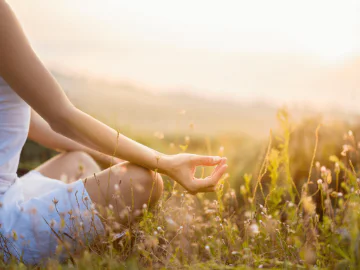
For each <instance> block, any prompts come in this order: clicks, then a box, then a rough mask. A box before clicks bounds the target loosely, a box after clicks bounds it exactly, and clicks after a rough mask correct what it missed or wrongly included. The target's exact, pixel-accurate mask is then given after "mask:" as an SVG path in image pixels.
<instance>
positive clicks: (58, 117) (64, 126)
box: [47, 105, 77, 134]
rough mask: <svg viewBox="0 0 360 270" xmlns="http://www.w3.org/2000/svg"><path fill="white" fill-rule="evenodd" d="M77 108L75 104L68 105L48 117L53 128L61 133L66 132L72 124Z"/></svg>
mask: <svg viewBox="0 0 360 270" xmlns="http://www.w3.org/2000/svg"><path fill="white" fill-rule="evenodd" d="M76 110H77V109H76V108H75V107H74V106H73V105H70V106H69V105H66V106H63V107H62V108H61V109H58V110H57V111H56V112H54V113H53V115H52V116H51V117H49V118H48V119H47V122H48V124H49V125H50V127H51V129H52V130H53V131H55V132H57V133H60V134H63V133H64V132H65V133H66V130H69V128H70V126H71V120H72V119H73V116H74V114H75V113H76Z"/></svg>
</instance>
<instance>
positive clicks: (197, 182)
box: [193, 164, 228, 192]
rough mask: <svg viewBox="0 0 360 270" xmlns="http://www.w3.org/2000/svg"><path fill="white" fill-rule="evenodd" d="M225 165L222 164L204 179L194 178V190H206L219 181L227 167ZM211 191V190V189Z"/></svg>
mask: <svg viewBox="0 0 360 270" xmlns="http://www.w3.org/2000/svg"><path fill="white" fill-rule="evenodd" d="M227 167H228V166H227V165H226V164H223V165H221V166H219V168H217V170H216V171H215V172H214V173H213V174H212V175H211V176H208V177H206V178H205V179H198V178H195V179H194V188H193V189H194V191H195V192H201V191H206V190H208V189H211V188H213V187H215V186H216V184H217V183H218V182H219V180H220V179H221V177H222V176H223V175H224V173H225V172H226V169H227ZM211 191H213V190H211Z"/></svg>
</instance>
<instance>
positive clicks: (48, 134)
mask: <svg viewBox="0 0 360 270" xmlns="http://www.w3.org/2000/svg"><path fill="white" fill-rule="evenodd" d="M0 77H2V79H1V80H0V253H2V254H3V256H4V259H5V260H9V259H10V258H16V259H18V260H22V261H24V262H25V263H31V264H34V263H39V262H41V261H42V260H44V259H47V258H49V257H51V256H53V255H54V254H55V253H56V256H61V258H66V256H67V254H69V253H71V252H72V250H73V249H75V248H77V245H80V246H83V245H84V243H87V242H89V241H90V242H91V241H92V240H93V239H95V237H97V236H101V235H103V234H105V231H104V225H105V223H106V222H107V220H106V216H105V213H106V212H103V211H102V209H104V208H106V207H108V206H110V205H111V209H113V211H114V217H115V218H116V219H117V222H118V223H119V224H127V222H129V221H130V222H131V221H132V213H135V212H136V210H140V209H141V208H142V207H143V205H144V204H149V203H150V204H154V203H155V202H156V201H157V200H158V199H159V197H160V196H161V193H162V189H163V183H162V178H161V176H160V174H159V173H161V174H165V175H168V176H169V177H170V178H171V179H173V180H174V181H176V182H178V183H179V184H180V185H181V186H183V187H184V188H185V189H186V190H188V191H189V192H190V193H192V194H195V193H197V192H210V191H214V189H215V186H216V184H217V182H218V181H219V179H220V178H221V176H222V175H223V174H224V172H225V170H226V168H227V165H226V159H225V158H220V157H213V156H199V155H194V154H179V155H166V154H163V153H159V152H157V151H155V150H153V149H150V148H148V147H146V146H144V145H141V144H139V143H137V142H135V141H133V140H131V139H129V138H127V137H125V136H123V135H122V134H119V133H118V132H117V131H115V130H114V129H112V128H110V127H108V126H106V125H105V124H103V123H101V122H99V121H97V120H96V119H94V118H92V117H91V116H89V115H87V114H86V113H84V112H82V111H80V110H79V109H77V108H75V107H74V106H73V105H72V104H71V102H70V101H69V100H68V98H67V97H66V95H65V94H64V92H63V91H62V89H61V87H60V86H59V84H58V83H57V82H56V80H55V79H54V78H53V76H52V75H51V74H50V73H49V72H48V71H47V70H46V68H45V67H44V65H43V64H42V62H41V61H40V60H39V58H38V57H37V56H36V54H35V53H34V51H33V50H32V48H31V46H30V45H29V42H28V40H27V39H26V37H25V35H24V33H23V31H22V29H21V27H20V25H19V22H18V21H17V19H16V17H15V15H14V13H13V12H12V10H11V8H10V7H9V5H8V4H7V3H6V2H5V1H4V0H0ZM27 137H29V138H30V139H33V140H35V141H37V142H39V143H41V144H43V145H45V146H47V147H51V148H54V149H61V150H62V151H63V153H62V154H60V155H58V156H56V157H54V158H53V159H51V160H49V161H47V162H46V163H45V164H43V165H41V166H40V167H38V168H36V169H35V170H34V171H31V172H30V173H28V174H27V175H25V176H23V177H20V178H19V177H18V176H17V167H18V164H19V157H20V152H21V149H22V147H23V145H24V143H25V140H26V138H27ZM112 156H114V159H113V161H112V162H113V164H114V165H113V166H112V167H110V168H108V169H106V170H104V171H100V168H99V166H98V165H97V163H96V162H95V161H94V159H93V158H95V159H97V160H105V161H111V160H112ZM120 159H121V160H126V162H121V161H120ZM79 164H80V165H81V166H79ZM215 165H217V167H216V168H215V169H214V171H213V173H212V174H211V175H210V176H208V177H206V178H205V179H197V178H195V177H194V172H195V168H196V166H215ZM62 175H66V176H67V178H66V179H67V181H60V180H56V179H61V178H62ZM135 186H139V187H141V188H133V187H135ZM124 211H125V212H126V213H127V214H126V215H122V213H124ZM65 242H66V243H65ZM79 243H80V244H79ZM81 243H83V245H81ZM61 245H63V247H62V249H63V250H62V251H61V252H60V251H59V246H61Z"/></svg>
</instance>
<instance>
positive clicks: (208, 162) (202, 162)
mask: <svg viewBox="0 0 360 270" xmlns="http://www.w3.org/2000/svg"><path fill="white" fill-rule="evenodd" d="M222 160H223V158H222V157H218V156H199V155H194V156H192V157H191V162H192V164H193V165H194V166H215V165H218V164H219V163H220V162H221V161H222Z"/></svg>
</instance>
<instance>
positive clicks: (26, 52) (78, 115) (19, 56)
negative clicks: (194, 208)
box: [0, 0, 226, 192]
mask: <svg viewBox="0 0 360 270" xmlns="http://www.w3.org/2000/svg"><path fill="white" fill-rule="evenodd" d="M0 75H1V76H2V77H3V78H4V79H5V80H6V81H7V83H8V84H9V85H10V86H11V87H12V89H13V90H14V91H16V93H17V94H18V95H19V96H20V97H21V98H23V99H24V100H25V101H26V102H27V103H28V104H29V105H30V106H31V107H32V108H33V109H34V110H35V111H36V112H37V113H39V114H40V115H41V116H42V117H43V118H44V119H45V120H46V121H47V122H48V123H49V124H50V126H51V128H52V129H53V130H54V131H56V132H58V133H60V134H62V135H64V136H65V137H67V138H70V139H72V140H74V141H76V142H79V143H80V144H82V145H85V146H87V147H89V148H91V149H93V150H96V151H99V152H102V153H104V154H107V155H115V156H117V157H119V158H121V159H124V160H128V161H130V162H132V163H135V164H138V165H140V166H143V167H146V168H149V169H152V170H155V169H158V170H159V171H160V172H161V173H165V174H167V175H169V176H170V177H172V178H173V179H174V180H175V181H177V182H179V183H180V184H181V185H183V186H184V187H185V188H186V189H188V190H189V191H190V192H197V191H208V190H209V189H211V190H214V187H215V185H216V183H217V182H218V180H219V178H220V177H221V175H222V174H223V173H224V172H225V169H226V165H225V164H224V165H221V168H218V170H216V173H215V175H212V176H209V177H208V178H206V179H196V178H194V177H193V173H194V167H195V166H200V165H205V166H214V165H217V164H219V163H220V162H221V161H222V159H221V158H219V157H206V156H196V155H181V156H167V155H164V154H162V153H159V152H157V151H155V150H153V149H150V148H148V147H146V146H144V145H141V144H139V143H137V142H135V141H133V140H131V139H129V138H127V137H126V136H124V135H122V134H119V133H118V132H117V131H115V130H114V129H112V128H110V127H108V126H106V125H105V124H103V123H101V122H99V121H98V120H96V119H94V118H92V117H91V116H89V115H87V114H86V113H84V112H82V111H80V110H78V109H77V108H75V107H74V106H73V105H72V104H71V102H70V101H69V100H68V98H67V97H66V95H65V93H64V92H63V91H62V89H61V87H60V86H59V84H58V83H57V82H56V81H55V79H54V78H53V76H52V75H51V74H50V73H49V72H48V71H47V70H46V68H45V67H44V65H43V64H42V62H41V61H40V60H39V58H38V57H37V56H36V54H35V53H34V51H33V50H32V48H31V46H30V45H29V42H28V40H27V39H26V37H25V35H24V33H23V31H22V29H21V26H20V25H19V23H18V21H17V19H16V17H15V15H14V14H13V12H12V10H11V9H10V7H9V6H8V5H7V4H6V3H5V2H4V1H3V0H0Z"/></svg>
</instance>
